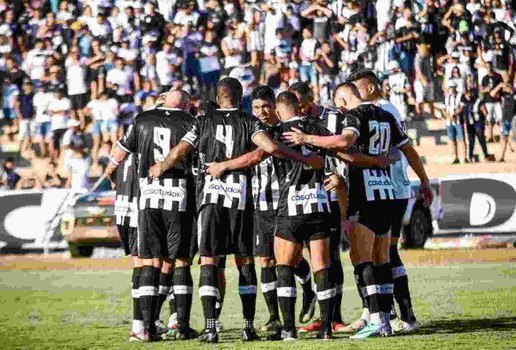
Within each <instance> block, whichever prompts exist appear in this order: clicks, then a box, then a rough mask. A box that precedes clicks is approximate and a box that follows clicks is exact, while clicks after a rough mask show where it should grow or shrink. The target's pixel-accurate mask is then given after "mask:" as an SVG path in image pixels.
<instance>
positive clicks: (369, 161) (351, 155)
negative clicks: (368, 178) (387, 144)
mask: <svg viewBox="0 0 516 350" xmlns="http://www.w3.org/2000/svg"><path fill="white" fill-rule="evenodd" d="M336 155H337V157H339V158H340V159H342V160H343V161H344V162H346V163H349V164H351V165H354V166H357V167H361V168H387V167H388V166H389V165H391V164H393V163H395V162H397V161H398V160H399V159H400V158H399V157H397V156H396V155H395V154H393V153H387V154H380V155H379V156H377V157H374V156H368V155H366V154H363V153H362V152H359V151H357V150H349V151H346V152H336Z"/></svg>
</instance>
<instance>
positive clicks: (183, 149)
mask: <svg viewBox="0 0 516 350" xmlns="http://www.w3.org/2000/svg"><path fill="white" fill-rule="evenodd" d="M193 148H194V147H193V146H192V145H191V144H190V143H188V142H186V141H179V143H178V144H177V145H176V147H174V148H172V149H171V150H170V152H169V153H168V155H167V157H166V158H165V160H164V161H163V162H156V164H154V165H153V166H152V167H151V168H150V169H149V177H150V178H153V179H156V178H158V177H160V176H161V175H163V173H164V172H165V171H167V170H168V169H170V168H172V167H173V166H174V165H176V164H177V163H179V162H180V161H182V160H183V159H184V158H185V157H186V156H187V155H188V154H189V153H190V152H191V151H192V149H193Z"/></svg>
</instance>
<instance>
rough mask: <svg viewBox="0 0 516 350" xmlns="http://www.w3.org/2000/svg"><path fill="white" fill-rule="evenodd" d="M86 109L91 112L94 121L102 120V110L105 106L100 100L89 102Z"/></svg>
mask: <svg viewBox="0 0 516 350" xmlns="http://www.w3.org/2000/svg"><path fill="white" fill-rule="evenodd" d="M86 107H87V108H88V109H89V110H90V111H91V116H92V117H93V120H94V121H95V120H102V108H103V104H102V101H100V100H91V101H90V102H88V104H87V105H86Z"/></svg>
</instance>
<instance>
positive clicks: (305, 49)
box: [300, 38, 317, 64]
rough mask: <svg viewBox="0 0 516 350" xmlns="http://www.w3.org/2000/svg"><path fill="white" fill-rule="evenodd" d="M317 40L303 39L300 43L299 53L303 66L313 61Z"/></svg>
mask: <svg viewBox="0 0 516 350" xmlns="http://www.w3.org/2000/svg"><path fill="white" fill-rule="evenodd" d="M316 46H317V40H315V39H314V38H310V39H304V40H303V42H302V43H301V49H300V53H301V54H302V56H301V59H302V63H303V64H310V61H313V60H314V59H315V54H316V52H317V51H316Z"/></svg>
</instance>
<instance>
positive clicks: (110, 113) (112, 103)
mask: <svg viewBox="0 0 516 350" xmlns="http://www.w3.org/2000/svg"><path fill="white" fill-rule="evenodd" d="M99 102H100V103H101V110H100V113H101V116H102V120H105V121H111V120H116V118H117V116H118V102H117V100H115V99H114V98H110V99H109V100H107V101H99Z"/></svg>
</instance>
